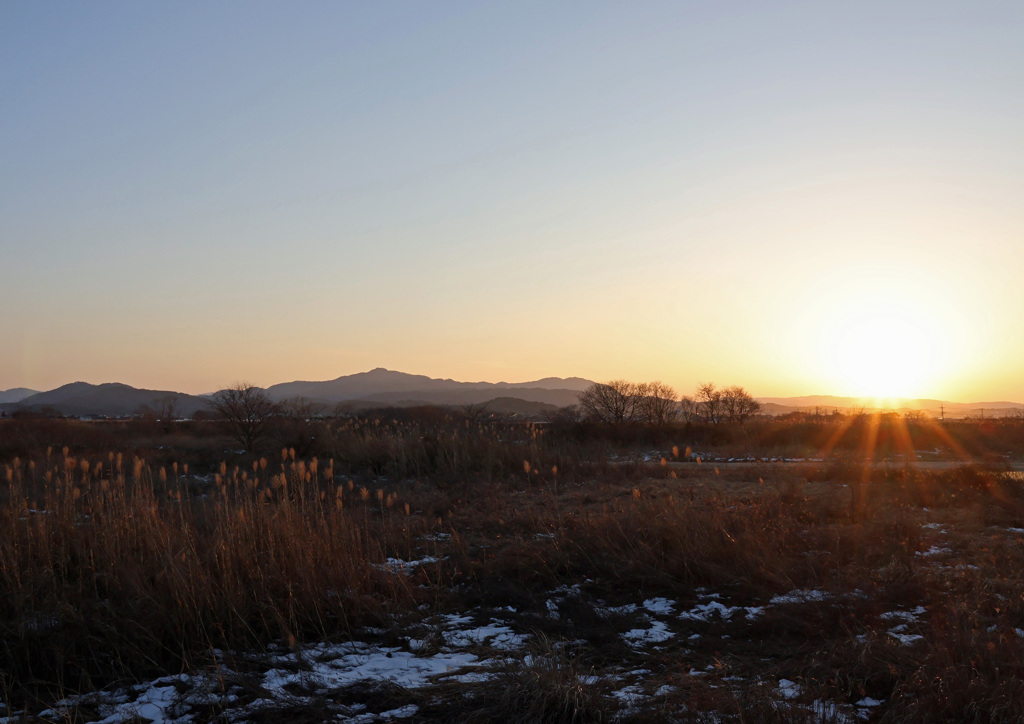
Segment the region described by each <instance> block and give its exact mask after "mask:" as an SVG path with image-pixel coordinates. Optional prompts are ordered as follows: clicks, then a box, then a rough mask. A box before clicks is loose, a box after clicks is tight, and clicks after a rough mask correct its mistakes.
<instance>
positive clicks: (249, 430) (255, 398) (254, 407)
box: [210, 382, 278, 453]
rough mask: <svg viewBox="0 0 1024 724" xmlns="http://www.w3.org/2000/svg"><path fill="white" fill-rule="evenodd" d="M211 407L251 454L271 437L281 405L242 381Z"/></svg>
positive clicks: (222, 393)
mask: <svg viewBox="0 0 1024 724" xmlns="http://www.w3.org/2000/svg"><path fill="white" fill-rule="evenodd" d="M210 407H211V408H212V410H213V413H214V415H215V416H216V417H217V418H218V419H219V420H220V421H221V423H222V424H223V425H224V428H225V430H226V431H227V433H228V435H230V436H231V438H232V439H233V440H235V441H236V442H237V443H238V444H239V445H240V446H241V447H242V449H243V450H245V451H246V452H248V453H251V452H253V450H254V449H255V447H256V444H257V443H258V442H259V441H260V440H262V439H263V437H264V436H265V435H266V434H267V432H268V431H269V429H270V423H271V419H272V418H273V417H274V415H275V414H277V412H278V405H277V404H276V403H275V402H274V401H273V400H271V399H270V395H268V394H267V392H266V390H263V389H260V388H259V387H255V386H254V385H250V384H249V383H247V382H238V383H236V384H235V385H234V386H233V387H229V388H227V389H225V390H221V391H220V392H218V393H216V394H215V395H214V396H213V398H212V399H211V400H210Z"/></svg>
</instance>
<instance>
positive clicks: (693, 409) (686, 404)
mask: <svg viewBox="0 0 1024 724" xmlns="http://www.w3.org/2000/svg"><path fill="white" fill-rule="evenodd" d="M679 415H680V417H682V418H683V422H685V423H686V424H688V425H689V424H690V423H691V422H696V421H697V419H698V418H699V417H700V403H699V402H697V400H695V399H693V398H692V397H690V396H689V395H683V397H682V398H681V399H680V400H679Z"/></svg>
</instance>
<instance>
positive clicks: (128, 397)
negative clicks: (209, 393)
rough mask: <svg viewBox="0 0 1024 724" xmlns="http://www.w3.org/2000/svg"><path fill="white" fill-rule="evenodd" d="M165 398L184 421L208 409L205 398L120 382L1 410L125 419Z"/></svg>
mask: <svg viewBox="0 0 1024 724" xmlns="http://www.w3.org/2000/svg"><path fill="white" fill-rule="evenodd" d="M165 398H173V399H174V401H175V404H176V406H177V414H178V415H181V416H184V417H191V416H192V415H194V414H195V413H196V412H197V411H198V410H202V409H205V408H206V407H208V406H209V401H207V400H205V399H203V398H202V397H196V396H195V395H186V394H184V393H182V392H173V391H171V390H140V389H137V388H135V387H131V386H129V385H123V384H120V383H118V382H108V383H106V384H102V385H91V384H89V383H88V382H72V383H71V384H67V385H62V386H61V387H58V388H57V389H55V390H50V391H48V392H36V393H35V394H32V395H29V396H28V397H24V398H22V399H21V400H19V401H18V402H16V403H6V404H0V410H2V411H4V412H6V413H7V414H10V413H12V412H14V411H16V410H19V409H21V410H30V411H35V412H46V411H50V410H55V411H57V412H59V413H61V414H63V415H70V416H72V417H87V416H94V415H95V416H103V417H126V416H129V415H134V414H135V413H137V412H139V411H140V410H141V409H142V408H143V407H149V408H151V409H153V410H156V409H158V408H159V407H160V404H161V401H162V400H164V399H165Z"/></svg>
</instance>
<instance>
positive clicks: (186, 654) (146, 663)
mask: <svg viewBox="0 0 1024 724" xmlns="http://www.w3.org/2000/svg"><path fill="white" fill-rule="evenodd" d="M39 424H40V425H42V424H43V423H39ZM431 424H432V427H431V428H430V429H429V430H427V429H425V428H424V426H423V425H422V424H421V423H416V424H413V423H409V422H399V421H388V422H381V421H380V420H377V421H376V422H373V421H366V420H364V421H360V422H353V421H344V422H340V423H337V425H336V426H335V427H333V428H331V429H328V430H321V431H320V434H319V437H318V440H319V442H318V445H319V448H318V449H317V450H315V452H318V453H320V456H317V457H313V456H309V457H305V456H303V455H301V454H299V453H297V452H296V451H295V449H294V448H284V449H281V450H278V451H277V452H276V453H275V454H273V455H271V454H266V455H262V456H244V455H237V454H229V455H222V457H223V461H217V462H214V459H215V453H217V452H218V447H217V446H218V445H220V446H221V447H220V452H221V453H223V442H222V441H218V440H217V438H216V435H215V434H213V433H210V436H209V437H205V435H206V433H203V434H197V433H195V432H194V431H193V437H192V438H186V437H181V438H179V439H177V442H176V444H175V445H174V446H169V445H164V444H160V445H154V444H152V443H153V441H152V440H148V439H145V438H143V437H140V436H139V434H137V433H138V431H136V433H133V434H132V435H129V434H128V433H126V432H123V431H122V432H119V433H109V432H104V433H102V434H101V433H99V432H97V431H96V430H95V429H89V430H81V429H78V428H77V427H76V425H79V423H63V426H62V425H59V424H57V423H54V422H47V423H46V425H48V426H49V427H45V428H37V429H35V430H34V431H32V435H29V434H28V433H27V432H26V429H27V428H19V429H18V430H15V429H14V428H13V427H8V428H4V431H5V432H6V433H7V435H6V437H5V438H4V440H5V441H7V442H8V443H9V446H8V447H7V448H5V451H4V454H5V457H4V458H2V460H0V466H2V467H0V476H2V477H0V529H2V530H3V531H4V535H3V537H2V539H0V633H2V636H0V701H2V709H0V715H2V719H0V720H2V721H6V722H18V721H40V720H44V721H67V722H84V721H107V722H115V721H137V722H141V721H146V720H149V721H179V722H206V721H218V722H228V721H232V722H234V721H253V722H269V721H283V720H287V721H306V722H318V721H353V722H372V721H408V722H428V721H471V722H508V721H513V722H516V721H518V722H675V721H680V722H686V721H697V722H728V721H735V722H759V721H772V722H775V721H779V722H791V721H792V722H857V721H870V722H934V721H958V722H961V721H976V722H999V721H1003V722H1009V721H1021V720H1022V719H1024V480H1022V476H1021V475H1020V474H1019V473H1015V472H1012V471H1011V470H1010V469H1009V466H1007V465H1005V464H1003V465H1000V466H992V465H988V466H979V465H956V466H950V467H949V468H948V469H928V468H923V467H917V466H916V465H914V464H910V463H907V464H900V465H896V464H884V465H879V464H870V463H867V462H865V461H864V460H862V459H858V458H856V457H850V456H847V457H841V456H834V455H833V456H831V457H829V458H827V459H822V460H821V461H820V462H805V463H801V464H796V465H794V464H791V463H779V462H755V463H749V464H743V465H730V464H728V463H724V462H722V463H715V462H704V461H702V462H701V463H700V464H698V463H696V462H683V463H673V462H670V461H672V460H678V459H682V457H683V456H681V455H680V450H679V445H675V444H669V443H670V442H671V440H667V441H666V442H665V444H664V445H663V446H661V447H658V448H657V449H652V448H647V449H645V450H643V451H642V452H641V451H640V450H639V448H633V449H632V452H631V451H630V449H626V448H625V447H622V446H618V447H616V446H615V445H611V444H609V443H607V442H600V443H594V442H593V441H584V442H578V441H577V442H566V440H564V439H556V437H557V436H556V435H555V434H554V432H553V431H545V430H542V429H538V428H531V427H528V426H523V425H519V426H514V425H507V426H498V427H494V426H486V425H482V426H481V425H478V426H471V425H468V424H461V423H453V422H452V421H450V420H449V421H446V422H438V421H435V422H434V423H431ZM175 434H181V433H180V432H179V433H175ZM678 434H679V436H680V438H682V437H683V435H684V434H685V433H684V432H683V431H679V432H678ZM19 435H20V437H18V436H19ZM33 435H34V436H35V437H33ZM90 436H91V437H90ZM47 439H49V440H52V442H53V444H50V445H46V446H45V447H44V443H45V442H46V440H47ZM14 440H17V450H14V443H13V442H11V441H14ZM197 440H206V443H205V444H206V447H205V448H204V447H203V446H202V445H201V444H200V443H199V442H197ZM63 442H69V443H70V444H68V445H67V446H66V447H65V445H64V444H62V443H63ZM118 442H120V443H121V447H120V448H115V447H110V449H107V450H102V449H101V447H100V446H102V445H111V444H117V443H118ZM164 442H167V440H164ZM679 443H680V444H685V443H686V440H685V439H680V440H679ZM627 447H628V446H627ZM13 452H17V453H19V454H17V455H15V454H12V453H13ZM330 453H333V454H330ZM173 456H181V458H182V459H181V460H180V461H176V460H174V459H171V457H173ZM663 459H664V460H663ZM686 459H689V458H686ZM709 459H710V458H709ZM766 459H767V458H766ZM186 460H188V462H186Z"/></svg>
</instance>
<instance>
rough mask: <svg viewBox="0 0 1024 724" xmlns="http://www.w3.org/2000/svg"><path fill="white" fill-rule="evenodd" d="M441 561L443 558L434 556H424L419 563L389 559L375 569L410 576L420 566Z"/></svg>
mask: <svg viewBox="0 0 1024 724" xmlns="http://www.w3.org/2000/svg"><path fill="white" fill-rule="evenodd" d="M441 560H442V559H441V558H435V557H434V556H424V557H423V558H420V559H419V560H418V561H403V560H402V559H401V558H388V559H387V560H386V561H385V562H384V563H383V564H379V565H376V566H374V567H375V568H378V569H380V570H382V571H389V572H391V573H404V574H405V575H407V576H408V575H411V574H412V572H413V571H414V570H416V569H417V568H418V567H420V566H423V565H426V564H428V563H438V562H439V561H441Z"/></svg>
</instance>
